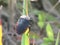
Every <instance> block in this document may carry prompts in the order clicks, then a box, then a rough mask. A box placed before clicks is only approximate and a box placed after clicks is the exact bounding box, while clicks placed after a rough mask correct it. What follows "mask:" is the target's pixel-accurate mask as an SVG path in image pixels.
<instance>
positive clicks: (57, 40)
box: [55, 32, 59, 45]
mask: <svg viewBox="0 0 60 45" xmlns="http://www.w3.org/2000/svg"><path fill="white" fill-rule="evenodd" d="M58 43H59V32H58V35H57V39H56V43H55V45H58Z"/></svg>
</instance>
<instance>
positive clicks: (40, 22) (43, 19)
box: [38, 12, 45, 28]
mask: <svg viewBox="0 0 60 45" xmlns="http://www.w3.org/2000/svg"><path fill="white" fill-rule="evenodd" d="M38 20H39V21H38V26H39V27H40V28H43V26H44V22H45V15H44V13H43V12H41V13H40V14H39V15H38Z"/></svg>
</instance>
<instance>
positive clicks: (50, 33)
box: [46, 23, 54, 41]
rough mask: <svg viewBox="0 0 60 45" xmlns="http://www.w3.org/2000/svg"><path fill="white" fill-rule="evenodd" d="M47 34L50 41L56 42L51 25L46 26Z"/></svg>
mask: <svg viewBox="0 0 60 45" xmlns="http://www.w3.org/2000/svg"><path fill="white" fill-rule="evenodd" d="M46 33H47V36H48V38H49V39H50V40H52V41H54V34H53V31H52V27H51V26H50V24H49V23H48V24H47V26H46Z"/></svg>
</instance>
